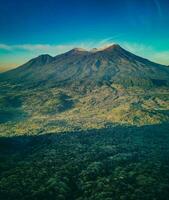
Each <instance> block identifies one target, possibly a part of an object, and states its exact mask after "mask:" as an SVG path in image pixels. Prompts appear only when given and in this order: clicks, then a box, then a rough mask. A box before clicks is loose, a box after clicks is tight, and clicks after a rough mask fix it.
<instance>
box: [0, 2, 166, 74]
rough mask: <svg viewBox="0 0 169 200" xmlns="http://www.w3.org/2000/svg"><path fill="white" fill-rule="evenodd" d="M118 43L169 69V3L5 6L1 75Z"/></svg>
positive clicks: (0, 5) (1, 6)
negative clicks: (44, 57)
mask: <svg viewBox="0 0 169 200" xmlns="http://www.w3.org/2000/svg"><path fill="white" fill-rule="evenodd" d="M114 43H118V44H120V45H121V46H122V47H123V48H125V49H127V50H129V51H131V52H132V53H135V54H137V55H140V56H142V57H145V58H148V59H150V60H152V61H155V62H158V63H161V64H166V65H169V0H29V1H23V0H0V71H4V70H7V69H10V68H13V67H17V66H19V65H21V64H23V63H25V62H27V61H28V60H29V59H31V58H34V57H36V56H38V55H40V54H50V55H52V56H54V55H57V54H60V53H63V52H66V51H68V50H70V49H72V48H74V47H81V48H86V49H91V48H94V47H105V46H108V45H111V44H114Z"/></svg>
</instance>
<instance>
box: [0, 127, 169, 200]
mask: <svg viewBox="0 0 169 200" xmlns="http://www.w3.org/2000/svg"><path fill="white" fill-rule="evenodd" d="M168 130H169V125H168V124H163V125H151V126H142V127H135V126H131V127H123V126H119V127H114V128H106V129H98V130H95V129H94V130H90V131H82V132H72V133H69V134H67V133H63V134H47V135H40V136H16V137H10V138H7V137H1V138H0V199H1V200H48V199H49V200H168V197H169V134H168Z"/></svg>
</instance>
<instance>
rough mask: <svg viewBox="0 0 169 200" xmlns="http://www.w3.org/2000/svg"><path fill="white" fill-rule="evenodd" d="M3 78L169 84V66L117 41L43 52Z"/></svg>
mask: <svg viewBox="0 0 169 200" xmlns="http://www.w3.org/2000/svg"><path fill="white" fill-rule="evenodd" d="M1 77H2V79H3V80H8V81H10V82H14V83H19V84H23V85H24V86H27V87H31V86H34V87H35V86H39V85H40V86H41V85H45V86H56V85H57V86H61V87H62V86H64V87H65V86H66V87H67V86H69V87H70V86H72V87H78V88H88V87H90V89H91V88H93V87H95V86H99V85H103V84H105V83H108V84H110V83H111V84H112V83H118V84H122V85H124V86H125V87H128V86H132V85H134V86H136V85H137V86H143V87H150V86H162V85H163V86H167V85H169V68H168V67H167V66H163V65H160V64H156V63H153V62H151V61H149V60H147V59H144V58H141V57H139V56H136V55H134V54H132V53H130V52H128V51H126V50H124V49H123V48H122V47H120V46H119V45H117V44H115V45H112V46H109V47H108V48H105V49H94V50H91V51H86V50H85V49H81V48H75V49H72V50H71V51H69V52H66V53H64V54H61V55H58V56H55V57H51V56H49V55H41V56H39V57H37V58H34V59H32V60H30V61H29V62H27V63H26V64H24V65H22V66H20V67H18V68H16V69H14V70H11V71H8V72H6V73H3V75H2V76H1Z"/></svg>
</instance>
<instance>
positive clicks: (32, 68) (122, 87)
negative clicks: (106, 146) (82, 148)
mask: <svg viewBox="0 0 169 200" xmlns="http://www.w3.org/2000/svg"><path fill="white" fill-rule="evenodd" d="M168 121H169V67H167V66H164V65H160V64H157V63H154V62H151V61H149V60H147V59H144V58H142V57H139V56H136V55H134V54H132V53H130V52H128V51H126V50H125V49H123V48H122V47H120V46H119V45H117V44H115V45H112V46H109V47H107V48H104V49H103V48H102V49H96V48H95V49H92V50H90V51H87V50H85V49H81V48H74V49H72V50H70V51H68V52H66V53H63V54H60V55H57V56H55V57H52V56H50V55H41V56H39V57H37V58H34V59H32V60H30V61H28V62H27V63H26V64H24V65H22V66H20V67H18V68H16V69H13V70H10V71H7V72H4V73H2V74H0V135H36V134H43V133H52V132H53V133H56V132H63V131H64V132H65V131H66V132H68V131H75V130H88V129H93V128H94V129H100V128H105V127H112V126H115V125H119V124H123V125H127V126H128V125H137V126H142V125H150V124H160V123H163V122H168Z"/></svg>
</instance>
